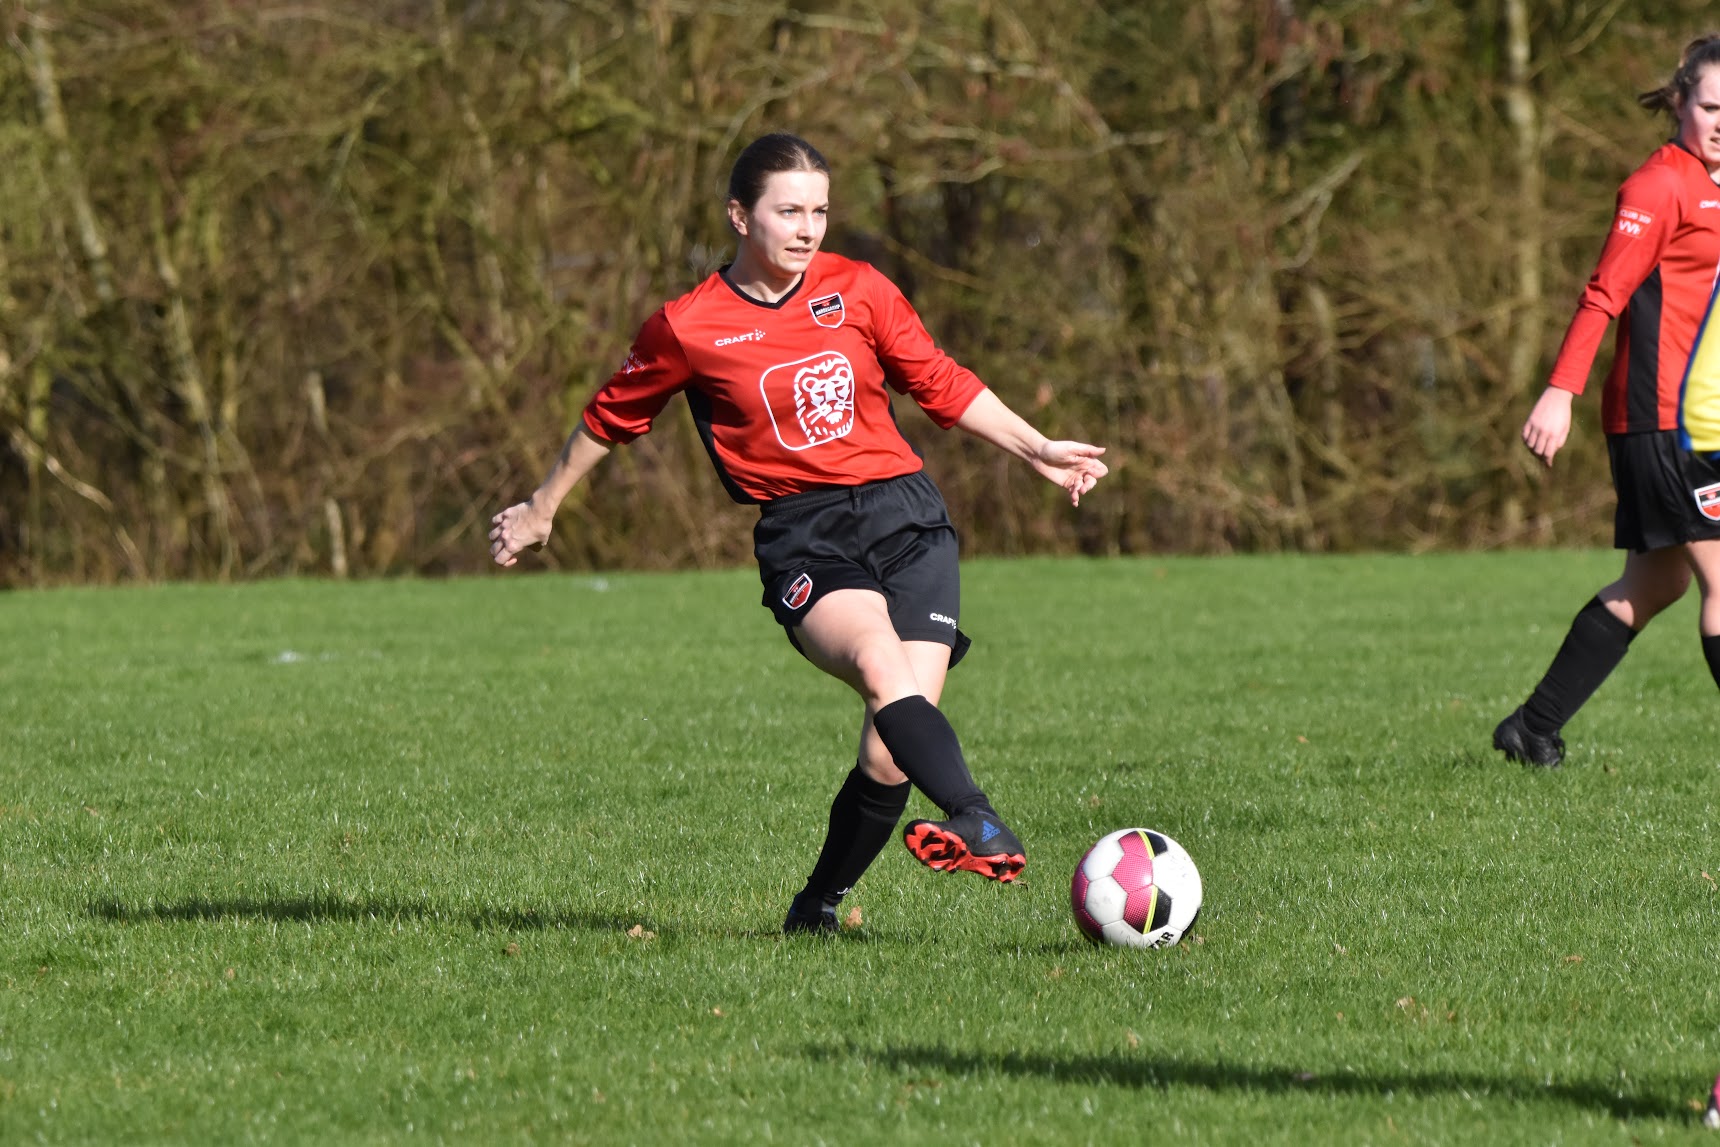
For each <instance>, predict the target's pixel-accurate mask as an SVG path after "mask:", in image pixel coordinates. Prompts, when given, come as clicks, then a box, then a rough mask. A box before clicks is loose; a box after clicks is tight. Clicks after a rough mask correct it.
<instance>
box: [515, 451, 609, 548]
mask: <svg viewBox="0 0 1720 1147" xmlns="http://www.w3.org/2000/svg"><path fill="white" fill-rule="evenodd" d="M608 453H609V445H608V444H607V443H605V442H601V441H599V440H598V439H597V438H596V437H595V436H593V435H592V434H591V432H590V431H588V430H587V429H586V428H585V426H584V425H583V424H582V425H580V426H579V427H577V428H575V430H574V432H573V433H572V434H570V435H569V436H568V439H567V443H566V444H565V445H564V446H562V448H561V455H560V457H558V458H557V459H556V460H555V465H554V466H552V467H551V468H550V472H549V475H548V477H546V478H545V479H544V480H543V484H542V485H540V486H539V487H538V488H537V489H536V490H535V491H533V492H532V496H531V497H529V498H527V499H526V500H525V501H523V502H519V503H516V504H515V505H512V506H509V507H508V508H507V509H505V510H503V511H502V512H501V513H499V514H497V515H496V516H495V517H494V518H491V519H490V557H491V558H493V559H495V563H496V564H497V565H499V566H511V565H513V564H514V563H515V562H517V561H519V555H520V553H521V551H523V550H525V549H527V548H528V547H530V546H541V545H543V544H544V543H545V542H547V541H549V535H550V530H551V528H552V527H553V526H554V524H555V512H556V509H557V508H558V507H559V506H560V505H561V503H562V501H563V500H564V499H565V498H566V497H567V496H568V494H569V493H571V492H572V491H573V488H574V487H575V486H577V485H579V481H580V479H582V478H584V477H585V476H586V475H587V474H589V473H590V472H591V468H592V467H594V466H596V465H597V464H598V463H599V462H601V461H603V459H604V456H605V455H607V454H608Z"/></svg>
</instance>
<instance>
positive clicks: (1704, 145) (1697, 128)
mask: <svg viewBox="0 0 1720 1147" xmlns="http://www.w3.org/2000/svg"><path fill="white" fill-rule="evenodd" d="M1678 142H1679V143H1682V144H1683V145H1684V146H1685V147H1686V148H1688V149H1689V150H1690V151H1691V153H1692V154H1694V155H1695V156H1696V158H1698V159H1700V160H1701V161H1702V162H1703V163H1705V164H1707V165H1708V173H1709V174H1710V175H1717V174H1720V65H1710V66H1708V67H1706V68H1703V69H1702V74H1701V75H1699V76H1697V77H1696V84H1695V86H1694V87H1692V88H1691V89H1690V96H1689V98H1688V99H1686V100H1685V101H1684V106H1683V107H1682V108H1681V109H1679V113H1678Z"/></svg>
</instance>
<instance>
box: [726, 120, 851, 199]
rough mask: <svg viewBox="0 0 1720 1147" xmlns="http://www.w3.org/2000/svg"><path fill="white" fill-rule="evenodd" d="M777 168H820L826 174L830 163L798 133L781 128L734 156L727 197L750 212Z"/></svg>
mask: <svg viewBox="0 0 1720 1147" xmlns="http://www.w3.org/2000/svg"><path fill="white" fill-rule="evenodd" d="M779 171H821V172H823V173H824V174H825V175H829V174H830V165H829V164H828V163H826V162H824V157H823V156H822V155H819V154H818V149H817V148H816V147H813V146H812V145H811V144H810V143H807V142H806V141H805V140H804V139H801V138H800V137H799V136H798V135H789V134H788V133H787V132H782V131H777V132H772V133H771V134H769V135H761V136H759V137H758V138H757V139H755V140H753V141H752V142H751V143H749V144H747V145H746V147H745V148H744V149H742V151H741V153H740V154H739V155H738V156H736V157H735V165H734V167H733V168H732V169H731V170H730V171H729V198H730V199H733V200H735V201H736V202H738V203H739V204H740V205H741V206H742V207H744V208H746V209H747V210H748V211H751V210H752V209H753V205H754V204H756V203H757V202H758V201H759V196H761V195H763V194H764V185H765V183H766V182H767V181H768V180H769V179H770V177H771V176H773V175H775V174H776V173H777V172H779Z"/></svg>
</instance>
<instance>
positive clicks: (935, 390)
mask: <svg viewBox="0 0 1720 1147" xmlns="http://www.w3.org/2000/svg"><path fill="white" fill-rule="evenodd" d="M866 275H867V279H868V287H869V293H870V295H871V297H872V313H873V315H874V316H875V318H874V322H875V323H876V329H875V330H874V332H873V338H874V339H875V341H876V347H877V352H878V362H879V363H880V364H882V366H883V367H884V376H885V377H886V378H887V379H888V380H889V382H890V385H891V386H893V387H895V388H896V389H897V390H898V391H900V392H901V393H903V394H906V395H908V396H909V397H911V398H912V399H913V400H914V401H915V402H917V403H919V404H920V406H921V407H922V408H923V409H924V410H925V412H926V414H927V415H929V416H930V417H931V420H932V421H933V422H935V423H937V424H938V425H939V426H941V427H943V428H944V429H945V430H948V429H949V428H950V427H952V426H954V425H955V424H956V421H957V419H959V418H961V416H962V414H963V413H965V412H966V410H967V408H968V407H969V406H970V405H971V404H972V403H973V400H974V399H976V398H978V397H979V393H980V391H982V390H984V389H985V383H983V382H981V381H980V380H979V376H978V375H976V374H974V372H973V371H971V370H969V369H968V368H967V367H965V366H963V365H961V364H960V363H958V362H957V361H956V360H955V359H953V358H951V357H950V356H949V355H947V354H945V353H944V352H943V351H941V350H939V349H938V344H936V343H934V342H933V341H932V336H931V335H929V334H927V333H926V325H925V324H924V323H922V322H921V321H920V316H919V314H918V313H917V312H915V310H914V308H913V305H912V304H910V303H909V302H908V300H907V299H905V298H903V297H902V292H901V291H899V290H898V289H897V288H896V284H894V283H892V282H891V281H890V280H889V279H887V278H885V277H884V275H883V273H882V272H880V271H878V270H876V269H875V268H872V267H869V266H868V267H866Z"/></svg>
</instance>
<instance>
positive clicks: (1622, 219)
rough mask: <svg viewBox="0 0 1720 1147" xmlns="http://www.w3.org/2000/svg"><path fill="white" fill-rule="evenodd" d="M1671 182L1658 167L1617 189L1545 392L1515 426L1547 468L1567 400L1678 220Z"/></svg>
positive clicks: (1567, 421) (1567, 423)
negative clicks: (1603, 238)
mask: <svg viewBox="0 0 1720 1147" xmlns="http://www.w3.org/2000/svg"><path fill="white" fill-rule="evenodd" d="M1678 210H1679V206H1678V184H1677V180H1676V177H1675V176H1674V175H1672V174H1671V173H1670V172H1669V170H1668V169H1667V168H1665V167H1663V166H1652V167H1643V168H1639V169H1637V171H1636V172H1634V173H1633V174H1632V175H1631V177H1630V178H1629V179H1627V180H1625V181H1624V185H1623V186H1621V187H1620V188H1619V192H1618V204H1617V207H1616V208H1615V210H1614V212H1613V222H1612V228H1611V230H1609V231H1608V232H1607V239H1606V243H1605V244H1604V245H1603V246H1602V247H1601V257H1600V260H1599V261H1598V262H1597V263H1596V265H1595V272H1594V274H1593V275H1591V276H1590V277H1589V282H1588V285H1587V286H1586V287H1584V288H1583V294H1582V298H1580V299H1579V300H1578V301H1577V313H1576V314H1575V315H1574V316H1573V317H1572V318H1571V325H1570V327H1569V328H1568V329H1567V330H1566V331H1565V340H1564V342H1563V343H1562V344H1561V345H1560V347H1559V356H1558V358H1557V359H1555V360H1554V362H1553V371H1552V374H1551V376H1550V377H1549V379H1548V381H1547V389H1546V390H1544V391H1542V392H1541V397H1540V398H1538V399H1536V400H1535V406H1534V409H1532V410H1531V411H1530V412H1529V418H1528V421H1526V422H1524V423H1523V431H1522V437H1523V445H1525V446H1527V447H1528V448H1529V451H1530V453H1532V454H1534V455H1535V457H1537V458H1539V459H1540V460H1541V461H1542V462H1544V463H1546V464H1547V465H1548V466H1551V465H1552V464H1553V455H1555V454H1557V453H1558V452H1559V450H1560V449H1561V448H1562V447H1563V446H1564V445H1565V440H1566V439H1567V438H1569V437H1570V434H1571V401H1572V399H1574V398H1575V397H1576V396H1577V395H1579V394H1581V393H1582V392H1583V388H1584V386H1586V385H1587V383H1588V378H1589V367H1590V366H1591V365H1592V364H1593V363H1594V360H1595V352H1596V351H1597V350H1598V349H1599V348H1600V345H1601V338H1602V336H1603V335H1605V334H1606V329H1607V325H1608V324H1609V323H1611V322H1612V321H1613V320H1614V319H1616V318H1617V317H1618V316H1619V315H1620V314H1621V313H1622V312H1623V311H1624V309H1625V307H1626V305H1628V304H1629V302H1630V298H1631V296H1632V295H1633V294H1635V293H1636V289H1637V288H1638V287H1640V286H1642V283H1643V280H1644V279H1647V278H1648V276H1649V275H1650V274H1651V273H1652V272H1653V271H1654V269H1655V267H1657V266H1659V264H1660V260H1661V257H1662V256H1663V255H1664V254H1665V253H1666V245H1667V243H1668V242H1669V241H1670V240H1671V238H1672V233H1673V230H1674V229H1675V227H1676V225H1677V221H1678V220H1677V216H1678Z"/></svg>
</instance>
